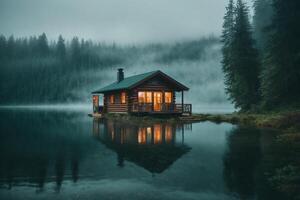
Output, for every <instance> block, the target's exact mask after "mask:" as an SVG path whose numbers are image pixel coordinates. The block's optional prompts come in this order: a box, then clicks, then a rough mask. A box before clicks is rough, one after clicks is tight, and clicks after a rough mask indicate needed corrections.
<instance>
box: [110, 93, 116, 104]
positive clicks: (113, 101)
mask: <svg viewBox="0 0 300 200" xmlns="http://www.w3.org/2000/svg"><path fill="white" fill-rule="evenodd" d="M109 103H111V104H114V103H115V96H114V95H113V94H112V95H110V96H109Z"/></svg>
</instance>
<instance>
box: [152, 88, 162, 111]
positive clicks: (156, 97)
mask: <svg viewBox="0 0 300 200" xmlns="http://www.w3.org/2000/svg"><path fill="white" fill-rule="evenodd" d="M162 100H163V99H162V92H153V110H154V111H156V112H159V111H161V107H162Z"/></svg>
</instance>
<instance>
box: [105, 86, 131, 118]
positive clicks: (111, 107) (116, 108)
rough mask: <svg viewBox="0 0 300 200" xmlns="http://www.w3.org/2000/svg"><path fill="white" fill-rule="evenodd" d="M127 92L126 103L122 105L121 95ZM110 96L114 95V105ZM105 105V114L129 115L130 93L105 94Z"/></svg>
mask: <svg viewBox="0 0 300 200" xmlns="http://www.w3.org/2000/svg"><path fill="white" fill-rule="evenodd" d="M122 92H125V94H126V98H125V99H126V100H125V103H121V93H122ZM110 95H114V96H115V97H114V98H115V101H114V103H110V98H109V97H110ZM103 101H104V102H103V105H104V108H105V112H107V113H127V112H128V92H126V91H116V92H111V93H106V94H104V99H103Z"/></svg>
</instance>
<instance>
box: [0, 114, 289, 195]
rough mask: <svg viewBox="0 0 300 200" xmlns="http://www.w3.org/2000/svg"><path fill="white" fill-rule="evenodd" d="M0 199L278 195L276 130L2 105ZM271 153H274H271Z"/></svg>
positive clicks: (0, 122) (0, 123) (0, 126)
mask: <svg viewBox="0 0 300 200" xmlns="http://www.w3.org/2000/svg"><path fill="white" fill-rule="evenodd" d="M0 119H1V121H0V199H133V200H134V199H143V200H147V199H172V200H174V199H175V200H176V199H180V200H182V199H197V200H198V199H210V200H221V199H222V200H226V199H230V200H231V199H264V200H266V199H272V200H273V199H283V198H285V196H284V194H282V193H280V192H278V191H275V190H274V189H273V188H274V187H271V186H272V185H271V184H270V181H269V179H268V176H267V175H266V174H267V172H268V170H269V169H275V168H276V164H277V161H278V159H280V158H277V157H276V156H274V155H275V154H276V152H274V150H273V148H272V145H273V142H274V139H275V137H276V135H277V134H278V132H277V131H274V130H267V129H257V128H253V127H243V126H237V125H232V124H228V123H221V124H215V123H211V122H202V123H193V124H174V123H163V122H162V123H158V122H156V123H152V122H146V123H134V122H131V121H127V122H126V121H116V120H95V119H93V118H90V117H88V116H87V112H84V111H81V110H80V111H72V110H68V111H60V110H43V109H38V110H31V109H2V110H0ZM276 155H277V154H276Z"/></svg>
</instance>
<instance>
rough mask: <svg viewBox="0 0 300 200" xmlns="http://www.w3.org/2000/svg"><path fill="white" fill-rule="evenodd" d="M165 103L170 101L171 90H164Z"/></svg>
mask: <svg viewBox="0 0 300 200" xmlns="http://www.w3.org/2000/svg"><path fill="white" fill-rule="evenodd" d="M165 103H172V92H165Z"/></svg>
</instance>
